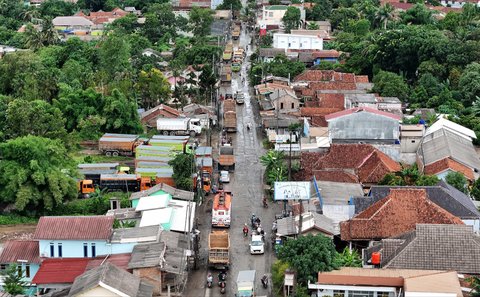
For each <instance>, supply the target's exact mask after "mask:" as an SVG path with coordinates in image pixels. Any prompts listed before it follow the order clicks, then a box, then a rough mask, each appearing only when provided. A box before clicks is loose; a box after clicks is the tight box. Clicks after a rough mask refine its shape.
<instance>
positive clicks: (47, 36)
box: [42, 19, 59, 45]
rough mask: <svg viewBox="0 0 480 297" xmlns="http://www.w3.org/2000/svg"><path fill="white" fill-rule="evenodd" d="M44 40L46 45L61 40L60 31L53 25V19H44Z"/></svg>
mask: <svg viewBox="0 0 480 297" xmlns="http://www.w3.org/2000/svg"><path fill="white" fill-rule="evenodd" d="M42 41H43V44H44V45H51V44H56V43H58V41H59V37H58V33H57V31H56V30H55V27H53V23H52V20H51V19H44V20H43V21H42Z"/></svg>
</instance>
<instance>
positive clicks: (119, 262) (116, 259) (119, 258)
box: [86, 253, 132, 271]
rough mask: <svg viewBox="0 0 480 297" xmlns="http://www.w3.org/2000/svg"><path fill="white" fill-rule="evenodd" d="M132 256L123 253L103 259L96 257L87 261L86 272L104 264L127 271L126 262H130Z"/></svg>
mask: <svg viewBox="0 0 480 297" xmlns="http://www.w3.org/2000/svg"><path fill="white" fill-rule="evenodd" d="M131 256H132V254H130V253H125V254H116V255H108V256H103V257H96V258H93V259H90V260H89V261H88V264H87V267H86V270H87V271H88V270H91V269H93V268H95V267H98V266H100V265H102V264H103V263H105V262H108V263H111V264H114V265H115V266H117V267H118V268H121V269H124V270H127V266H128V262H130V258H131Z"/></svg>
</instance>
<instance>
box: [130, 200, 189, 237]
mask: <svg viewBox="0 0 480 297" xmlns="http://www.w3.org/2000/svg"><path fill="white" fill-rule="evenodd" d="M168 196H169V195H168V194H166V195H155V196H149V197H142V198H140V201H139V203H138V206H137V207H136V209H135V210H136V211H142V217H141V219H140V224H139V226H140V227H147V226H159V225H160V226H161V227H162V229H163V230H167V231H176V232H182V233H185V232H190V231H191V230H192V229H193V224H194V222H195V208H196V206H195V203H194V202H191V201H183V200H176V199H168V198H167V199H165V198H164V197H168ZM155 200H157V201H159V202H158V203H157V202H153V201H155ZM165 200H167V201H166V202H165ZM144 201H146V202H144ZM162 203H164V205H162Z"/></svg>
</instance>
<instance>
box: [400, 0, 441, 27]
mask: <svg viewBox="0 0 480 297" xmlns="http://www.w3.org/2000/svg"><path fill="white" fill-rule="evenodd" d="M400 17H401V19H402V21H403V22H404V23H405V24H415V25H428V24H431V23H433V12H432V11H431V10H430V9H429V8H427V7H426V6H425V4H423V3H417V4H415V5H414V6H412V8H410V9H408V10H407V11H406V12H403V13H401V15H400Z"/></svg>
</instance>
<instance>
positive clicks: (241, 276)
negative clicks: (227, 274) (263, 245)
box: [235, 270, 255, 297]
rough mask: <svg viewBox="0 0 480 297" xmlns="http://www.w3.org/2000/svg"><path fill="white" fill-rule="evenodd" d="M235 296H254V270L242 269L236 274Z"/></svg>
mask: <svg viewBox="0 0 480 297" xmlns="http://www.w3.org/2000/svg"><path fill="white" fill-rule="evenodd" d="M235 296H237V297H253V296H255V270H242V271H239V272H238V276H237V294H235Z"/></svg>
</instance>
